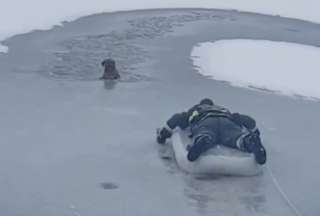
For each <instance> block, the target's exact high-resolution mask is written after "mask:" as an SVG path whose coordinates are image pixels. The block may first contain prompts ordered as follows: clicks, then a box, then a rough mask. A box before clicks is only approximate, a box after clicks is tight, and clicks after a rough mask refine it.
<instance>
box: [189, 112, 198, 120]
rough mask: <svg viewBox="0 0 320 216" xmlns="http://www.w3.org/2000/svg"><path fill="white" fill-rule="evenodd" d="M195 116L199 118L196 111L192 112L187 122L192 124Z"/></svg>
mask: <svg viewBox="0 0 320 216" xmlns="http://www.w3.org/2000/svg"><path fill="white" fill-rule="evenodd" d="M197 116H199V112H198V111H197V110H195V111H193V112H192V115H191V116H190V117H189V122H192V121H193V120H194V118H195V117H197Z"/></svg>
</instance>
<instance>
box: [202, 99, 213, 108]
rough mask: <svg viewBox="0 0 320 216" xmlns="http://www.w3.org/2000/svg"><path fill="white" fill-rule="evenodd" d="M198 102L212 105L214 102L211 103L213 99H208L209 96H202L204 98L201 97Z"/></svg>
mask: <svg viewBox="0 0 320 216" xmlns="http://www.w3.org/2000/svg"><path fill="white" fill-rule="evenodd" d="M200 104H201V105H204V104H206V105H211V106H212V105H213V104H214V103H213V101H212V100H211V99H210V98H204V99H202V100H201V101H200Z"/></svg>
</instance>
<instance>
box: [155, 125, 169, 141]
mask: <svg viewBox="0 0 320 216" xmlns="http://www.w3.org/2000/svg"><path fill="white" fill-rule="evenodd" d="M171 135H172V133H171V131H169V130H168V129H167V128H165V127H163V128H161V129H158V130H157V142H158V143H159V144H164V143H165V142H166V139H167V138H169V137H171Z"/></svg>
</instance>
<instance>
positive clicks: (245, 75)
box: [191, 40, 320, 98]
mask: <svg viewBox="0 0 320 216" xmlns="http://www.w3.org/2000/svg"><path fill="white" fill-rule="evenodd" d="M191 55H192V56H195V58H193V61H194V64H195V65H197V66H198V67H199V72H200V73H201V74H203V75H205V76H209V77H212V78H213V79H216V80H223V81H228V82H230V83H231V84H233V85H236V86H241V87H255V88H259V89H266V90H271V91H275V92H280V93H283V94H286V95H302V96H305V97H309V98H320V87H319V80H320V75H319V72H318V69H319V68H320V61H319V57H320V49H319V48H318V47H314V46H306V45H301V44H294V43H285V42H272V41H263V40H222V41H217V42H214V43H202V44H200V45H198V46H196V47H195V48H194V49H193V52H192V54H191Z"/></svg>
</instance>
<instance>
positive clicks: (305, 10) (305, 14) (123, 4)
mask: <svg viewBox="0 0 320 216" xmlns="http://www.w3.org/2000/svg"><path fill="white" fill-rule="evenodd" d="M319 5H320V3H319V1H317V0H305V1H302V0H300V1H288V0H260V1H253V0H242V1H239V0H228V1H221V0H198V1H194V0H174V1H172V0H161V1H160V0H152V1H151V0H134V1H128V0H90V1H89V0H85V1H77V0H68V1H63V0H55V1H50V0H29V1H20V0H3V2H1V9H0V41H2V40H4V39H5V38H8V37H10V36H12V35H15V34H19V33H24V32H28V31H31V30H34V29H47V28H50V27H51V26H53V25H59V23H60V22H62V21H67V20H68V21H70V20H73V19H75V18H78V17H80V16H84V15H89V14H93V13H99V12H112V11H119V10H135V9H150V8H217V9H235V10H240V11H249V12H255V13H262V14H271V15H280V16H284V17H292V18H299V19H304V20H309V21H313V22H320V15H319V11H318V8H319ZM0 51H2V52H4V51H7V49H6V48H5V47H3V46H1V47H0Z"/></svg>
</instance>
